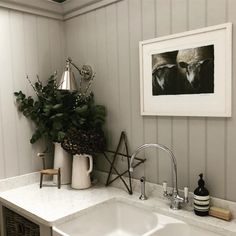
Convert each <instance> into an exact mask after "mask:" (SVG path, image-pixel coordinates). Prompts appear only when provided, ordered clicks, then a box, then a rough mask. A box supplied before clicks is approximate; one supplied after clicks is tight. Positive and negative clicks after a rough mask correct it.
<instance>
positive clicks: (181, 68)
mask: <svg viewBox="0 0 236 236" xmlns="http://www.w3.org/2000/svg"><path fill="white" fill-rule="evenodd" d="M201 93H214V45H208V46H203V47H197V48H190V49H183V50H178V51H171V52H165V53H159V54H154V55H152V95H153V96H157V95H178V94H201Z"/></svg>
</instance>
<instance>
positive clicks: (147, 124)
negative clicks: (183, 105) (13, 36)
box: [65, 0, 236, 201]
mask: <svg viewBox="0 0 236 236" xmlns="http://www.w3.org/2000/svg"><path fill="white" fill-rule="evenodd" d="M224 22H233V24H234V28H235V25H236V1H235V0H123V1H120V2H118V3H116V4H112V5H109V6H106V7H104V8H100V9H97V10H94V11H91V12H89V13H86V14H83V15H80V16H78V17H76V18H73V19H70V20H68V21H66V23H65V24H66V25H65V28H66V42H67V49H66V53H67V55H70V56H71V57H72V58H73V59H74V61H75V62H76V63H89V64H91V65H92V66H93V67H94V69H95V71H96V78H95V81H94V85H93V89H94V92H95V95H96V101H97V103H101V104H104V105H105V106H106V107H107V112H108V116H107V124H106V133H107V137H108V145H109V148H113V149H114V148H115V146H116V145H117V142H118V137H119V134H120V132H121V130H125V131H126V133H127V135H128V139H129V146H130V149H131V151H133V150H134V149H135V148H136V147H138V146H139V145H141V144H143V143H149V142H154V143H156V142H157V143H162V144H164V145H166V146H168V147H170V148H171V149H172V150H173V151H174V153H175V155H176V158H177V162H178V178H179V185H180V187H184V186H190V189H191V190H192V191H193V190H194V188H195V187H196V183H197V179H198V174H199V173H201V172H202V173H204V175H205V178H206V181H207V183H208V187H209V189H210V192H211V194H212V195H213V196H216V197H220V198H224V199H229V200H234V201H236V188H235V185H236V171H235V168H236V145H235V140H236V118H235V115H236V107H235V104H236V96H235V93H234V91H236V83H234V78H235V73H234V70H233V88H232V90H233V97H232V99H233V115H232V118H229V119H228V118H227V119H224V118H204V117H202V118H196V117H189V118H188V117H147V116H146V117H142V116H140V107H139V104H140V101H139V52H138V42H139V41H141V40H144V39H150V38H154V37H158V36H163V35H168V34H172V33H178V32H183V31H186V30H191V29H197V28H201V27H205V26H210V25H215V24H220V23H224ZM235 32H236V31H235V30H234V34H235ZM233 50H234V53H233V57H234V58H235V56H236V51H235V48H234V49H233ZM234 58H233V68H234V66H236V65H235V60H234ZM144 155H145V156H146V157H147V162H146V164H145V165H144V166H143V167H139V168H137V169H135V172H134V177H136V178H139V177H141V175H145V176H146V177H147V179H148V180H149V181H151V182H155V183H162V182H163V181H168V182H169V183H171V178H172V177H171V169H170V167H171V164H170V161H169V159H168V157H167V156H166V154H165V153H163V152H161V151H157V150H147V151H146V152H145V153H144ZM96 164H97V168H98V169H100V170H107V168H108V166H107V163H106V161H105V160H104V159H103V158H102V157H100V158H98V159H97V160H96ZM117 165H118V166H119V169H124V168H125V167H126V162H125V160H123V161H122V160H121V161H119V162H118V163H117Z"/></svg>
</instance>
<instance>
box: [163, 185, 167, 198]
mask: <svg viewBox="0 0 236 236" xmlns="http://www.w3.org/2000/svg"><path fill="white" fill-rule="evenodd" d="M162 187H163V194H164V196H165V197H166V196H167V195H168V193H167V182H163V184H162Z"/></svg>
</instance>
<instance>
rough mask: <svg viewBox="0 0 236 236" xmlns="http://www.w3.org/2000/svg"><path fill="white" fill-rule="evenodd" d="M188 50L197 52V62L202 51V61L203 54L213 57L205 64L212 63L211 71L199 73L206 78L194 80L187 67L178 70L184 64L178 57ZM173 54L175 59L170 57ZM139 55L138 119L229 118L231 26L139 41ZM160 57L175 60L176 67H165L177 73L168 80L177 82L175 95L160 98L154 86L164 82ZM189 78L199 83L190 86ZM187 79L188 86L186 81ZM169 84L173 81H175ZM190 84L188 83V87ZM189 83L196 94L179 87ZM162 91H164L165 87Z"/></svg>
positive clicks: (170, 64) (225, 25) (226, 24)
mask: <svg viewBox="0 0 236 236" xmlns="http://www.w3.org/2000/svg"><path fill="white" fill-rule="evenodd" d="M203 48H204V49H203ZM188 49H194V50H195V52H196V51H198V54H199V55H200V56H196V53H195V56H194V58H195V59H197V58H198V60H201V56H202V57H203V55H204V53H201V50H204V52H205V57H206V58H207V57H208V56H206V52H207V51H209V50H210V49H212V52H213V53H212V55H213V56H212V59H209V60H208V61H210V60H211V61H213V62H211V63H213V71H212V70H210V69H209V64H208V65H207V66H208V68H207V67H204V68H207V69H205V72H201V73H205V75H203V74H201V75H200V77H199V73H198V77H196V76H195V75H196V73H195V74H194V76H193V73H192V71H191V70H190V69H188V68H187V67H186V68H184V67H181V68H180V65H181V66H182V65H183V63H182V62H180V60H181V59H183V56H182V57H181V55H183V54H184V53H183V52H186V50H188ZM173 52H174V54H175V55H176V56H173V55H174V54H173ZM171 53H172V54H173V55H172V54H171ZM188 53H189V55H190V51H188ZM139 55H140V108H141V115H143V116H203V117H230V116H231V81H232V78H231V77H232V23H225V24H221V25H216V26H210V27H206V28H201V29H197V30H192V31H187V32H184V33H178V34H173V35H169V36H164V37H159V38H155V39H150V40H145V41H142V42H140V43H139ZM163 55H169V56H168V57H169V58H172V59H173V58H174V57H176V59H175V60H176V65H174V62H173V60H172V62H171V63H169V64H168V66H167V67H168V68H172V67H173V68H175V72H174V73H177V74H176V76H173V77H170V76H169V78H170V79H169V80H170V81H171V78H178V82H175V84H176V85H175V90H174V91H175V94H172V93H173V92H169V94H161V93H162V92H160V91H159V90H158V88H157V86H156V84H157V82H158V84H157V85H158V86H159V85H160V86H162V83H161V82H162V81H164V79H163V78H164V77H163V78H162V77H161V75H162V74H164V72H163V71H162V72H161V70H160V66H159V67H158V63H159V62H160V60H161V59H160V60H159V57H160V56H162V57H163ZM170 55H172V56H170ZM199 58H200V59H199ZM186 60H187V59H186ZM190 60H191V59H190ZM203 61H204V60H201V62H198V64H199V63H202V62H203ZM164 63H166V62H164ZM159 64H160V63H159ZM166 65H167V64H165V66H166ZM189 65H190V64H189ZM189 68H190V67H189ZM166 70H167V69H166ZM201 70H203V69H201ZM176 71H177V72H176ZM183 71H184V72H183ZM157 72H158V73H157ZM172 73H173V72H172ZM159 75H160V76H159ZM191 76H192V77H191ZM192 78H194V79H195V78H198V79H199V78H200V80H196V81H200V82H196V83H193V82H192V81H191V79H192ZM204 78H207V80H204ZM209 78H212V79H211V82H209V81H210V79H209ZM186 79H187V82H186V81H185V80H186ZM208 80H209V81H208ZM172 81H174V79H173V80H172ZM180 81H181V82H180ZM183 81H185V82H183ZM189 81H191V83H190V82H189ZM203 81H208V82H207V83H208V85H206V86H205V87H207V89H208V88H210V87H211V90H209V89H208V90H206V89H205V90H204V89H203V87H204V85H202V84H203V83H206V82H203ZM212 81H213V82H212ZM188 83H189V84H190V85H189V86H192V85H194V86H195V84H197V86H195V87H194V86H193V87H194V89H195V90H188V89H187V87H186V86H187V85H186V86H185V85H184V86H182V84H188ZM199 83H200V85H199ZM166 84H167V83H166ZM155 86H156V87H155ZM181 86H182V88H181ZM212 86H213V87H212ZM166 87H167V85H166ZM172 87H173V86H172ZM177 87H178V89H177ZM179 87H180V88H179ZM161 88H162V89H164V88H165V86H162V87H161ZM169 91H171V90H169ZM189 91H190V92H189ZM192 91H194V92H192ZM205 91H207V92H205ZM209 91H210V92H209Z"/></svg>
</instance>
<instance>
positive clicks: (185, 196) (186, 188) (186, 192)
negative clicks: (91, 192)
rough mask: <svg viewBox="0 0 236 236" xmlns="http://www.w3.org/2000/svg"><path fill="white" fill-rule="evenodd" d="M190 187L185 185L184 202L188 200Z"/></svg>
mask: <svg viewBox="0 0 236 236" xmlns="http://www.w3.org/2000/svg"><path fill="white" fill-rule="evenodd" d="M188 194H189V191H188V187H184V202H188Z"/></svg>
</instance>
